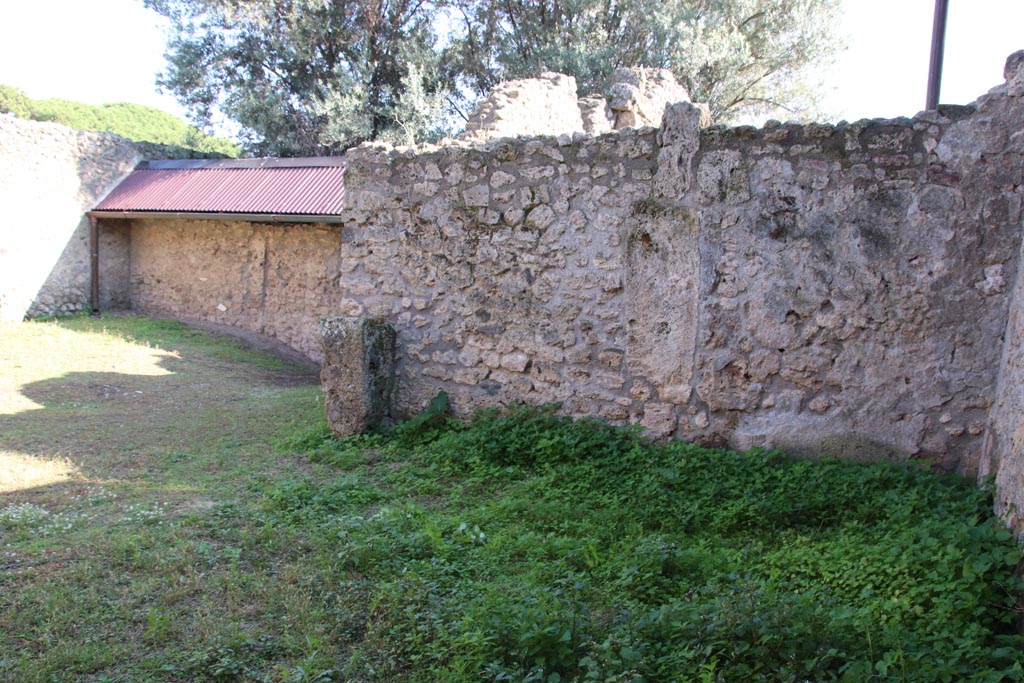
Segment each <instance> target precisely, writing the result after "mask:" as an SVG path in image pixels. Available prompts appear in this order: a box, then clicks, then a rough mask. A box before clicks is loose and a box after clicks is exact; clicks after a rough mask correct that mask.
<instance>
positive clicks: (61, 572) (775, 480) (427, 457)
mask: <svg viewBox="0 0 1024 683" xmlns="http://www.w3.org/2000/svg"><path fill="white" fill-rule="evenodd" d="M0 342H2V343H0V449H5V450H0V486H2V487H5V488H4V489H3V491H4V492H3V493H0V496H2V498H0V570H2V571H0V679H3V680H11V681H51V680H54V681H71V680H74V681H78V680H84V681H211V682H220V681H543V682H552V683H554V682H559V681H609V682H610V681H622V682H627V681H629V682H639V681H651V682H654V681H671V682H677V681H697V682H718V681H722V682H726V681H727V682H732V681H740V682H742V681H792V682H802V681H877V682H881V681H921V682H922V683H923V682H928V683H931V682H934V681H1018V680H1021V679H1022V677H1024V647H1022V645H1024V638H1022V637H1021V636H1020V635H1016V634H1015V633H1016V632H1015V628H1014V627H1015V622H1016V620H1017V618H1018V616H1019V614H1020V606H1019V603H1018V602H1017V601H1016V599H1015V596H1016V594H1017V593H1018V591H1019V590H1020V588H1021V585H1020V583H1019V582H1018V581H1017V580H1016V579H1015V578H1014V570H1015V568H1016V566H1017V564H1018V562H1019V561H1020V560H1021V553H1020V551H1019V550H1018V549H1017V547H1016V546H1015V545H1014V543H1013V541H1012V540H1011V538H1010V535H1009V534H1008V533H1007V532H1006V531H1005V530H1003V529H1002V528H1001V527H1000V525H999V524H998V522H997V521H996V520H994V519H993V518H992V517H991V515H990V513H989V510H990V501H989V500H988V496H987V495H986V494H985V493H984V492H979V491H978V490H977V489H976V488H975V487H974V486H972V485H971V484H970V483H969V482H966V481H963V480H958V479H945V478H937V477H934V476H931V475H929V474H927V473H925V472H923V471H921V470H919V469H915V468H907V467H903V466H897V465H887V464H867V465H866V464H853V463H841V462H836V461H824V462H819V463H812V462H806V461H792V460H788V459H786V458H785V457H783V456H782V455H781V454H778V453H770V452H751V453H746V454H737V453H732V452H728V451H720V450H709V449H703V448H699V447H697V446H693V445H688V444H683V443H671V444H666V445H651V444H648V443H646V442H645V441H644V440H643V439H642V438H641V436H640V435H639V434H637V433H636V432H634V431H630V430H626V429H615V428H610V427H607V426H604V425H602V424H600V423H597V422H593V421H576V422H573V421H570V420H567V419H564V418H561V417H558V416H556V415H555V414H554V412H553V411H552V410H551V409H526V408H522V409H516V410H512V411H508V412H503V413H486V414H482V415H479V416H477V417H476V418H474V419H473V420H472V421H469V422H466V423H464V422H460V421H456V420H453V419H451V418H450V417H448V416H447V414H446V410H445V408H446V401H445V398H444V396H443V395H442V396H439V397H438V398H437V399H436V400H435V403H434V404H433V405H432V406H431V409H429V410H428V411H427V412H426V413H424V414H423V415H421V416H420V417H418V418H416V419H414V420H412V421H410V422H408V423H405V424H403V425H401V426H399V427H398V428H396V429H395V430H393V431H392V432H391V433H389V434H386V435H376V436H367V437H359V438H353V439H346V440H335V439H334V438H332V437H331V436H330V435H329V433H328V431H327V430H326V427H325V425H324V424H323V419H322V417H321V412H322V406H321V405H320V399H319V395H318V389H317V386H316V385H315V378H313V377H311V376H310V375H309V374H308V372H305V371H302V370H301V369H298V368H293V367H289V366H285V365H283V364H281V363H278V362H275V361H273V360H271V359H268V358H267V357H265V356H260V355H257V354H254V353H252V352H248V351H245V350H244V349H241V348H239V347H238V346H236V345H233V344H231V343H229V342H225V341H222V340H215V339H211V338H210V337H207V336H205V335H202V334H199V333H196V332H193V331H190V330H188V329H187V328H183V327H181V326H179V325H176V324H172V323H163V322H154V321H147V320H140V319H128V318H117V319H101V320H92V319H85V318H80V319H73V320H69V321H63V322H59V323H48V324H31V325H20V326H14V327H12V328H0ZM5 466H6V470H5V469H4V468H5ZM10 473H14V474H13V475H12V474H10ZM4 482H6V483H4Z"/></svg>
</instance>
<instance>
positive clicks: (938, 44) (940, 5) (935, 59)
mask: <svg viewBox="0 0 1024 683" xmlns="http://www.w3.org/2000/svg"><path fill="white" fill-rule="evenodd" d="M948 9H949V0H935V19H934V21H933V22H932V58H931V63H930V64H929V65H928V101H927V102H926V103H925V109H935V108H937V107H938V106H939V90H940V88H941V87H942V52H943V50H944V49H945V47H946V11H947V10H948Z"/></svg>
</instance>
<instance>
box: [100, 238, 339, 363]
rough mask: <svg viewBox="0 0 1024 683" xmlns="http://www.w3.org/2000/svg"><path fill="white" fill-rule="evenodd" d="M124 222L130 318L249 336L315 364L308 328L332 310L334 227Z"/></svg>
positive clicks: (315, 343)
mask: <svg viewBox="0 0 1024 683" xmlns="http://www.w3.org/2000/svg"><path fill="white" fill-rule="evenodd" d="M120 222H125V221H105V223H120ZM130 223H131V227H130V235H131V239H130V259H129V261H130V270H129V275H128V278H127V286H128V291H127V293H126V296H125V295H123V294H121V295H120V296H122V297H123V298H125V299H127V300H129V301H130V302H131V307H132V309H133V310H134V311H136V312H140V313H151V314H156V315H161V316H170V317H178V318H199V319H201V320H206V321H209V322H214V323H218V324H223V325H231V326H234V327H239V328H242V329H247V330H252V331H253V332H258V333H260V334H265V335H268V336H271V337H274V338H276V339H279V340H280V341H282V342H284V343H285V344H288V345H289V346H291V347H292V348H294V349H296V350H297V351H300V352H301V353H303V354H304V355H306V356H307V357H309V358H311V359H313V360H316V361H319V360H320V359H321V358H322V352H321V350H320V343H319V340H318V338H317V335H316V328H317V323H318V322H319V320H320V318H321V317H323V316H326V315H329V314H331V313H332V312H334V311H335V310H336V309H337V306H338V298H339V297H338V273H339V272H340V270H341V254H340V251H341V250H340V243H339V242H340V232H341V227H340V226H338V225H326V224H314V225H307V224H291V223H289V224H277V225H272V224H260V223H249V222H244V221H210V220H179V219H145V220H133V221H131V222H130ZM106 275H107V273H106V272H105V273H104V277H106Z"/></svg>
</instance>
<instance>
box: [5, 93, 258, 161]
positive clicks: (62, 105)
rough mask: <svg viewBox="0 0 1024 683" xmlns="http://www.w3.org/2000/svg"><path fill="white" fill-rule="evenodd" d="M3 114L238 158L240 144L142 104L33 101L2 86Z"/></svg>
mask: <svg viewBox="0 0 1024 683" xmlns="http://www.w3.org/2000/svg"><path fill="white" fill-rule="evenodd" d="M0 113H10V114H14V115H15V116H17V117H18V118H22V119H30V120H33V121H53V122H55V123H60V124H62V125H65V126H68V127H70V128H78V129H79V130H96V131H105V132H108V133H115V134H116V135H120V136H121V137H124V138H128V139H129V140H137V141H141V142H155V143H158V144H162V145H176V146H178V147H185V148H187V149H194V150H196V151H200V152H214V153H217V154H223V155H225V156H230V157H237V156H238V155H239V153H240V152H241V150H240V149H239V147H238V145H236V144H235V143H233V142H231V141H230V140H225V139H224V138H218V137H213V136H211V135H207V134H205V133H203V132H202V131H201V130H199V129H198V128H196V127H194V126H190V125H188V124H187V123H185V122H184V121H182V120H181V119H179V118H178V117H176V116H174V115H173V114H168V113H167V112H165V111H161V110H159V109H155V108H154V107H147V106H144V105H141V104H130V103H127V102H119V103H115V104H102V105H93V104H84V103H82V102H73V101H71V100H64V99H60V98H52V99H46V100H33V99H31V98H30V97H28V96H27V95H25V93H23V92H22V91H21V90H18V89H17V88H14V87H12V86H9V85H0Z"/></svg>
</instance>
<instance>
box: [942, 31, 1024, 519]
mask: <svg viewBox="0 0 1024 683" xmlns="http://www.w3.org/2000/svg"><path fill="white" fill-rule="evenodd" d="M1005 76H1006V85H1005V86H1001V87H1000V88H998V89H996V90H994V91H993V92H992V94H991V96H990V97H989V98H987V99H985V100H983V104H982V112H983V113H991V115H989V116H986V117H985V118H984V119H983V120H982V121H981V122H980V123H981V124H982V125H979V126H978V127H975V128H967V127H965V128H964V129H963V130H962V131H960V135H959V136H957V137H956V138H953V143H954V144H951V145H950V146H949V149H950V150H951V151H955V152H957V153H959V154H962V155H963V156H964V157H965V161H967V162H973V163H974V164H975V165H976V167H977V169H978V171H979V172H978V174H977V175H979V176H981V177H983V178H984V179H985V180H986V183H987V184H988V185H990V186H992V187H995V188H999V189H1001V190H1002V192H1001V193H999V194H997V195H996V196H995V197H993V198H991V199H989V200H988V201H987V202H986V203H985V208H984V211H983V214H982V215H983V218H984V219H985V220H986V221H992V222H998V221H1001V220H1004V218H1005V219H1008V220H1010V221H1015V220H1019V219H1020V212H1021V188H1022V187H1024V171H1022V168H1024V126H1022V125H1021V118H1020V114H1019V109H1020V107H1021V101H1022V100H1024V51H1021V52H1017V53H1015V54H1013V55H1011V56H1010V58H1009V59H1008V60H1007V62H1006V69H1005ZM1008 108H1012V109H1014V110H1016V114H1014V113H1012V112H1006V111H1005V109H1008ZM1014 117H1015V118H1014ZM1007 118H1009V119H1010V121H1011V122H1012V121H1014V120H1015V121H1016V125H1011V126H1008V127H1006V119H1007ZM975 191H977V192H979V194H980V193H982V192H984V193H985V194H989V193H990V192H991V190H988V191H985V190H983V189H982V188H981V187H978V188H976V190H975ZM1000 196H1002V197H1005V198H1006V202H1005V203H1003V202H1000V201H999V198H1000ZM1022 270H1024V269H1018V271H1017V274H1016V277H1007V278H1006V282H1007V286H1012V294H1011V304H1010V310H1009V319H1008V322H1007V325H1006V330H1005V332H1004V333H1003V335H1002V337H1001V338H1000V341H1002V342H1003V351H1002V358H1001V362H1000V364H999V377H998V380H997V382H996V387H995V405H994V406H993V409H992V413H991V421H990V427H989V430H988V431H987V432H986V435H985V438H986V441H985V451H984V454H983V455H984V457H983V458H982V461H981V467H980V472H979V474H980V476H981V477H982V478H983V479H985V480H990V481H991V482H992V483H993V484H994V493H995V506H996V511H997V512H998V513H999V514H1000V515H1002V517H1003V518H1004V519H1005V520H1006V521H1007V523H1008V524H1010V526H1011V527H1012V528H1014V529H1015V530H1016V531H1017V532H1018V535H1019V536H1020V537H1022V538H1024V272H1022Z"/></svg>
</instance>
